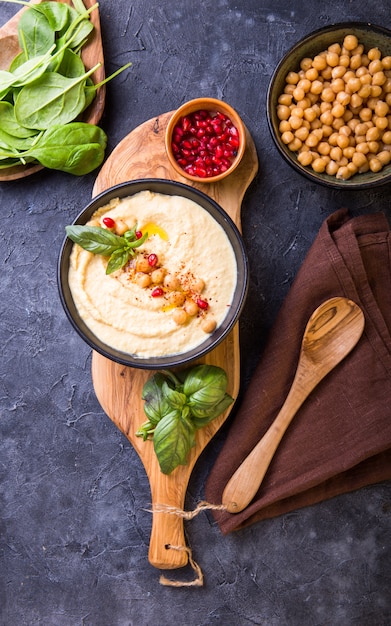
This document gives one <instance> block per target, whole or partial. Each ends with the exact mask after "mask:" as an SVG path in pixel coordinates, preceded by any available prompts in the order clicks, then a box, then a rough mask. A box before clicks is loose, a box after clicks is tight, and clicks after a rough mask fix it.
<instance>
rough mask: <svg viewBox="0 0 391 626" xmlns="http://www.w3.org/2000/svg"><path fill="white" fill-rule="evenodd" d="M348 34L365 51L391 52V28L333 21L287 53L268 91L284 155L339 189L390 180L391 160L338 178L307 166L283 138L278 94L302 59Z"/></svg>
mask: <svg viewBox="0 0 391 626" xmlns="http://www.w3.org/2000/svg"><path fill="white" fill-rule="evenodd" d="M346 35H356V37H357V39H358V41H359V44H363V46H364V52H367V51H368V50H369V49H371V48H379V50H380V51H381V53H382V58H383V57H385V56H389V55H391V31H389V30H387V29H385V28H382V27H380V26H375V25H373V24H368V23H361V22H348V23H342V24H332V25H330V26H326V27H325V28H321V29H319V30H316V31H314V32H312V33H310V34H309V35H307V36H306V37H304V39H302V40H301V41H299V42H298V43H296V44H295V45H294V46H293V47H292V48H291V49H290V50H289V51H288V52H287V53H286V54H285V56H284V57H283V58H282V59H281V61H280V62H279V64H278V65H277V67H276V69H275V71H274V73H273V75H272V78H271V81H270V84H269V88H268V93H267V117H268V123H269V129H270V132H271V135H272V138H273V140H274V143H275V145H276V146H277V149H278V151H279V152H280V154H281V155H282V156H283V158H284V159H285V160H286V161H287V162H288V163H289V165H291V166H292V167H293V168H294V169H295V170H296V171H297V172H299V173H300V174H302V175H303V176H305V177H306V178H308V179H309V180H311V181H313V182H317V183H321V184H323V185H326V186H328V187H332V188H336V189H366V188H374V187H377V186H379V185H383V184H385V183H388V182H390V181H391V164H389V165H387V166H385V167H383V169H382V170H381V171H379V172H372V171H368V172H366V173H361V174H358V173H357V174H354V175H353V176H352V177H351V178H349V179H348V180H341V179H337V178H336V177H335V176H331V175H328V174H326V173H316V172H314V171H313V170H312V169H311V168H310V167H308V166H307V167H304V166H303V165H301V164H300V163H299V161H298V160H297V155H296V153H295V152H292V151H291V150H290V149H289V148H288V147H287V145H285V144H284V143H283V142H282V140H281V133H280V130H279V124H280V120H279V119H278V117H277V105H278V98H279V96H280V95H281V94H282V93H283V91H284V87H285V79H286V76H287V75H288V73H289V72H291V71H294V72H297V71H298V70H299V69H300V62H301V60H302V59H304V58H310V59H313V58H314V56H316V55H317V54H319V53H321V52H322V51H324V50H326V49H327V48H328V47H329V46H331V45H332V44H334V43H339V44H341V45H342V42H343V40H344V37H345V36H346ZM390 108H391V107H390Z"/></svg>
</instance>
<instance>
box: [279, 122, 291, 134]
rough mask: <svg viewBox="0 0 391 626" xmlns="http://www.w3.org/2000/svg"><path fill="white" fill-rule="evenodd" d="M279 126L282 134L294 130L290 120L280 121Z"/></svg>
mask: <svg viewBox="0 0 391 626" xmlns="http://www.w3.org/2000/svg"><path fill="white" fill-rule="evenodd" d="M278 128H279V131H280V133H281V135H282V134H283V133H286V132H287V131H290V130H292V129H291V125H290V124H289V122H288V120H283V121H282V122H280V124H279V126H278Z"/></svg>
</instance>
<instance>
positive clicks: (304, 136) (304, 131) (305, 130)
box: [295, 126, 309, 142]
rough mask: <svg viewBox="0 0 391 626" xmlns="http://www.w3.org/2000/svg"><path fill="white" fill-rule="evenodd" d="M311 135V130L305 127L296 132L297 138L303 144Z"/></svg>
mask: <svg viewBox="0 0 391 626" xmlns="http://www.w3.org/2000/svg"><path fill="white" fill-rule="evenodd" d="M308 135H309V130H308V128H306V127H305V126H301V127H300V128H298V129H297V131H296V132H295V138H297V139H299V140H300V141H301V142H303V141H305V140H306V139H307V137H308Z"/></svg>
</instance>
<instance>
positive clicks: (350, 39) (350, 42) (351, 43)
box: [343, 35, 358, 52]
mask: <svg viewBox="0 0 391 626" xmlns="http://www.w3.org/2000/svg"><path fill="white" fill-rule="evenodd" d="M357 46H358V39H357V37H356V36H355V35H346V36H345V37H344V40H343V47H344V48H346V50H349V51H350V52H351V51H352V50H354V49H355V48H357Z"/></svg>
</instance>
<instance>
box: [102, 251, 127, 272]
mask: <svg viewBox="0 0 391 626" xmlns="http://www.w3.org/2000/svg"><path fill="white" fill-rule="evenodd" d="M129 256H130V255H129V251H128V250H126V248H118V250H114V252H113V253H112V254H111V255H110V258H109V262H108V264H107V267H106V274H112V273H113V272H116V271H117V270H120V269H121V267H123V266H124V265H126V263H127V262H128V261H129Z"/></svg>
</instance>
